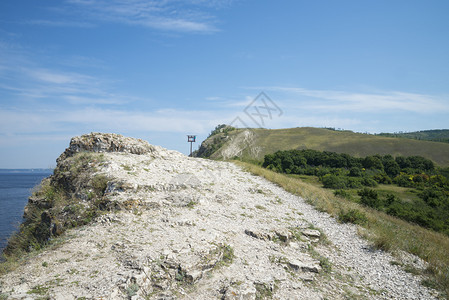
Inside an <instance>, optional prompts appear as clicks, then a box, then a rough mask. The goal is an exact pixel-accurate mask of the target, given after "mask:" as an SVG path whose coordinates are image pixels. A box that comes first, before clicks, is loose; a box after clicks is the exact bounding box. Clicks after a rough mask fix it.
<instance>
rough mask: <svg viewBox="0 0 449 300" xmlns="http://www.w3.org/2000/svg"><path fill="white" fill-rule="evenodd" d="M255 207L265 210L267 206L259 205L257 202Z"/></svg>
mask: <svg viewBox="0 0 449 300" xmlns="http://www.w3.org/2000/svg"><path fill="white" fill-rule="evenodd" d="M255 208H257V209H260V210H267V208H266V207H265V206H263V205H259V204H257V205H256V206H255Z"/></svg>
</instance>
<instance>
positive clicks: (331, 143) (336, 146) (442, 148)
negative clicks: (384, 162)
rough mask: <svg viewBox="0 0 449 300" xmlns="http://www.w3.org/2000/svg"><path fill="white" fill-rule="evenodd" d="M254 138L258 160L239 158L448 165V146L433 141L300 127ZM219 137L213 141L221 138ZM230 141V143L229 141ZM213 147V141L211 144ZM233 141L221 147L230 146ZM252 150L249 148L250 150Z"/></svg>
mask: <svg viewBox="0 0 449 300" xmlns="http://www.w3.org/2000/svg"><path fill="white" fill-rule="evenodd" d="M251 130H252V132H253V133H254V134H255V139H254V142H253V144H252V146H251V147H259V148H260V150H261V151H259V152H258V155H257V157H254V155H253V153H252V152H250V151H249V150H250V149H248V148H247V149H245V150H244V151H243V154H242V155H241V157H240V158H242V159H245V160H248V159H256V160H259V161H260V160H263V157H264V155H265V154H269V153H274V152H276V151H277V150H291V149H314V150H320V151H332V152H337V153H347V154H349V155H353V156H356V157H365V156H368V155H375V154H381V155H385V154H391V155H393V156H398V155H402V156H412V155H419V156H422V157H425V158H428V159H431V160H432V161H434V162H435V163H436V164H438V165H440V166H442V167H447V166H449V144H448V143H440V142H431V141H420V140H412V139H405V138H392V137H384V136H376V135H371V134H362V133H355V132H352V131H335V130H329V129H324V128H313V127H300V128H288V129H251ZM240 133H242V130H234V131H231V132H228V133H227V135H229V137H230V139H232V138H233V137H234V136H236V135H238V134H240ZM221 135H223V134H221V133H220V134H217V135H215V136H214V137H213V138H217V136H218V137H220V136H221ZM230 139H229V140H230ZM208 143H209V144H213V143H212V142H210V141H209V142H208ZM229 143H230V142H226V143H224V144H222V145H220V146H222V147H223V148H225V147H227V146H228V145H229ZM251 147H250V148H251ZM215 148H216V149H214V151H216V150H218V149H219V147H215ZM219 152H220V151H216V152H215V153H213V154H212V156H211V158H221V157H220V154H219Z"/></svg>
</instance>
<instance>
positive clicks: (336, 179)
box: [321, 174, 346, 189]
mask: <svg viewBox="0 0 449 300" xmlns="http://www.w3.org/2000/svg"><path fill="white" fill-rule="evenodd" d="M321 182H322V183H323V186H324V187H325V188H329V189H345V188H346V182H345V180H344V179H343V178H341V177H340V176H336V175H333V174H326V175H324V176H323V177H321Z"/></svg>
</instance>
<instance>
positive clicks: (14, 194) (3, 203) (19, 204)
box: [0, 169, 52, 251]
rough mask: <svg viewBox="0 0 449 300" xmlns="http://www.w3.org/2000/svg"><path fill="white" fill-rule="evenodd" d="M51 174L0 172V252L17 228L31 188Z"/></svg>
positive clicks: (32, 171)
mask: <svg viewBox="0 0 449 300" xmlns="http://www.w3.org/2000/svg"><path fill="white" fill-rule="evenodd" d="M51 173H52V171H51V170H47V169H39V170H0V251H1V250H2V249H3V248H4V247H5V246H6V244H7V241H8V238H9V237H10V236H11V234H12V233H13V232H14V231H16V230H17V229H18V228H19V225H20V223H21V222H22V216H23V209H24V208H25V205H26V204H27V202H28V197H29V196H31V191H32V189H33V187H35V186H36V185H38V184H39V183H40V182H41V180H42V179H44V178H45V177H48V176H49V175H51Z"/></svg>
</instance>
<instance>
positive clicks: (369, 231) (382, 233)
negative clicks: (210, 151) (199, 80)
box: [235, 161, 449, 295]
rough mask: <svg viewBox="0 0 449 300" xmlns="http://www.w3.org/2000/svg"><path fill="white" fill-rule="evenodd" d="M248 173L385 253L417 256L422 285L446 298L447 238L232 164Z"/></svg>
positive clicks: (290, 178) (293, 178) (292, 179)
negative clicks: (356, 229)
mask: <svg viewBox="0 0 449 300" xmlns="http://www.w3.org/2000/svg"><path fill="white" fill-rule="evenodd" d="M235 163H236V164H239V165H241V166H243V167H244V168H245V169H246V170H247V171H249V172H251V173H253V174H255V175H259V176H262V177H264V178H266V179H267V180H270V181H272V182H274V183H276V184H278V185H280V186H281V187H283V188H284V189H285V190H287V191H288V192H290V193H293V194H296V195H299V196H301V197H302V198H304V199H305V200H306V201H307V202H308V203H310V204H312V205H313V206H315V207H316V208H317V209H318V210H320V211H326V212H328V213H329V214H330V215H332V216H334V217H335V218H337V219H339V220H340V221H341V222H354V223H356V224H360V226H362V227H363V229H362V230H360V234H361V235H362V236H363V237H365V238H367V239H368V240H370V241H371V242H372V243H373V245H374V246H375V247H377V248H379V249H383V250H386V251H392V252H394V251H396V250H402V251H406V252H409V253H412V254H414V255H417V256H419V257H420V258H422V259H424V260H425V261H427V262H428V264H429V265H428V268H427V269H426V271H425V272H424V274H423V275H425V276H427V278H426V279H424V280H423V282H422V284H423V285H426V286H431V287H433V288H437V289H439V290H441V291H442V292H443V293H445V294H446V295H449V252H448V251H447V249H449V237H448V236H447V235H443V234H441V233H438V232H435V231H431V230H428V229H425V228H423V227H421V226H418V225H415V224H412V223H409V222H406V221H403V220H401V219H399V218H396V217H394V216H390V215H388V214H386V213H385V212H382V211H378V210H375V209H372V208H371V207H368V206H364V205H362V204H360V203H356V202H354V201H351V200H348V199H346V198H344V197H341V196H336V195H335V194H334V193H333V192H332V191H331V190H329V189H324V188H322V187H320V186H317V185H316V184H314V183H313V182H312V181H311V182H312V183H309V182H305V181H304V180H310V179H311V176H308V177H304V178H305V179H304V180H301V179H298V176H297V175H291V174H290V175H289V174H282V173H277V172H274V171H272V170H268V169H266V168H262V167H260V166H257V165H255V164H250V163H245V162H241V161H235Z"/></svg>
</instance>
